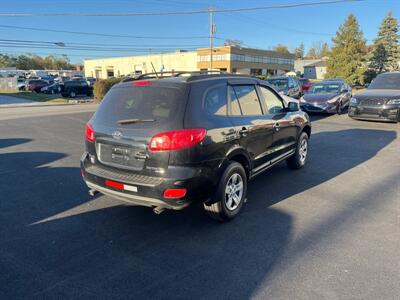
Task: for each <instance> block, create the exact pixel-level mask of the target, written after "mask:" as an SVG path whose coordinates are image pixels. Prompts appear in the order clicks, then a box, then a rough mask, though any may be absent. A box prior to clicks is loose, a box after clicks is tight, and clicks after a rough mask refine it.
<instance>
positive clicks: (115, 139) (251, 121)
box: [81, 71, 311, 221]
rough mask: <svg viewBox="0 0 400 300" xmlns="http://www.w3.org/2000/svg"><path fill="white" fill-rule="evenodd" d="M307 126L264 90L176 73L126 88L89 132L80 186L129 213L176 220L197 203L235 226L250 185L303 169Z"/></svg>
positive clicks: (255, 83)
mask: <svg viewBox="0 0 400 300" xmlns="http://www.w3.org/2000/svg"><path fill="white" fill-rule="evenodd" d="M310 134H311V124H310V120H309V118H308V115H307V114H306V113H304V112H302V111H300V110H299V108H298V104H297V102H289V104H288V105H285V104H284V101H283V100H282V98H281V96H280V95H279V94H278V93H276V91H275V90H274V89H272V88H271V87H270V86H269V85H268V84H267V83H266V82H265V81H264V80H259V79H256V78H251V77H247V76H240V75H235V74H213V75H207V74H204V72H203V73H200V72H190V73H188V72H181V73H179V72H176V71H175V72H174V73H173V74H172V76H170V77H167V75H166V74H165V73H164V74H163V76H162V77H160V78H155V76H154V74H147V75H142V76H139V77H137V78H130V79H126V80H124V81H123V82H121V83H119V84H117V85H114V86H113V87H112V88H111V89H110V91H109V92H108V93H107V94H106V96H105V98H104V100H103V101H102V102H101V104H100V106H99V108H98V109H97V111H96V113H95V114H94V116H93V117H92V118H91V120H90V121H89V123H88V124H87V125H86V150H85V152H84V154H83V155H82V158H81V170H82V176H83V179H84V181H85V182H86V184H87V185H88V187H89V188H90V194H92V195H94V194H95V193H96V192H101V193H103V194H106V195H109V196H111V197H115V198H118V199H120V200H124V201H127V202H129V203H131V204H136V205H141V206H148V207H153V209H154V212H156V213H161V212H162V211H163V210H164V209H174V210H180V209H183V208H185V207H186V206H188V205H190V204H191V203H193V202H199V203H202V204H203V206H204V209H205V211H206V213H207V214H208V215H210V216H211V217H213V218H215V219H217V220H220V221H225V220H229V219H232V218H234V217H235V216H236V215H237V214H238V213H239V211H240V209H241V207H242V205H243V204H244V203H245V200H246V192H247V186H248V185H247V182H248V180H250V179H252V178H254V177H255V176H257V175H258V174H261V173H262V172H263V171H266V170H268V169H269V168H271V167H272V166H273V165H275V164H277V163H279V162H280V161H283V160H286V162H287V164H288V166H289V167H290V168H293V169H299V168H302V167H303V166H304V165H305V164H306V161H307V154H308V140H309V137H310Z"/></svg>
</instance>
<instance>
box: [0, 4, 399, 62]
mask: <svg viewBox="0 0 400 300" xmlns="http://www.w3.org/2000/svg"><path fill="white" fill-rule="evenodd" d="M324 1H327V0H279V1H278V0H246V1H243V0H242V1H237V0H219V1H217V0H214V1H211V0H205V1H201V0H143V1H138V0H34V1H33V0H18V1H5V0H3V3H2V5H1V7H0V40H1V41H0V53H9V54H15V55H18V54H22V53H36V54H39V55H42V56H44V55H47V54H56V55H62V54H66V55H68V56H69V58H70V60H71V62H73V63H80V62H82V61H83V60H84V59H85V58H100V57H115V56H131V55H138V54H140V53H149V52H152V53H159V52H160V51H163V52H168V51H173V50H174V49H189V50H191V49H195V48H198V47H208V45H209V39H208V38H207V36H208V35H209V16H208V14H194V15H172V16H135V17H132V16H129V17H121V16H119V17H88V16H56V17H55V16H47V17H44V16H23V17H22V16H1V14H4V13H33V14H36V13H129V12H177V11H192V10H199V9H207V8H208V7H210V6H212V7H214V8H216V9H227V8H246V7H260V6H274V5H283V4H297V3H310V2H324ZM389 10H391V11H392V12H393V14H394V16H395V17H396V18H398V19H400V1H399V0H365V1H359V2H348V3H336V4H325V5H313V6H303V7H292V8H281V9H269V10H258V11H251V12H240V13H237V12H229V13H215V16H214V21H215V24H216V36H217V37H218V38H219V39H216V40H215V44H216V45H220V44H222V43H223V39H226V38H229V39H236V40H240V41H242V42H243V45H244V46H248V47H254V48H261V49H271V48H273V47H274V46H275V45H277V44H284V45H286V46H288V47H289V49H290V50H293V49H294V48H295V47H297V46H298V45H299V44H300V43H304V45H305V47H306V50H307V49H308V48H309V47H311V46H313V45H314V44H315V43H318V42H328V43H331V39H332V36H334V34H335V32H336V30H337V29H338V27H339V26H340V24H341V23H343V22H344V20H345V19H346V17H347V16H348V15H349V14H350V13H353V14H355V16H356V18H357V20H358V22H359V24H360V29H361V30H362V31H363V32H364V37H365V38H366V39H367V42H368V43H372V42H373V39H374V38H375V37H376V34H377V32H378V29H379V25H380V23H381V22H382V19H383V18H384V16H385V15H386V14H387V12H388V11H389ZM2 26H17V27H30V28H39V29H47V30H62V31H74V32H86V33H100V34H108V35H113V36H112V37H110V36H101V35H100V36H93V35H82V34H71V33H60V32H46V31H35V30H26V29H17V28H10V27H2ZM115 35H119V36H120V37H115ZM121 35H122V36H124V37H121ZM134 36H136V37H137V36H140V37H144V38H134ZM150 37H152V38H150ZM178 37H179V38H178ZM4 40H22V41H29V43H28V44H29V46H28V45H27V44H26V43H25V42H24V44H23V45H19V46H16V45H15V44H14V42H13V41H4ZM30 41H40V42H46V43H45V44H36V48H33V47H32V43H31V42H30ZM54 43H63V44H59V45H61V46H57V45H55V44H54ZM71 43H72V44H71ZM63 45H66V46H68V47H75V48H74V49H75V50H72V49H67V48H66V47H63ZM41 47H44V48H46V49H43V48H41ZM47 48H50V49H47ZM105 49H107V51H106V50H105Z"/></svg>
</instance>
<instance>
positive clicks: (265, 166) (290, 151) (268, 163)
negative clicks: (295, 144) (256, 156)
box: [252, 149, 295, 176]
mask: <svg viewBox="0 0 400 300" xmlns="http://www.w3.org/2000/svg"><path fill="white" fill-rule="evenodd" d="M294 153H295V149H292V150H289V151H288V152H285V153H283V154H281V155H279V156H277V157H275V158H274V159H272V160H269V161H267V162H266V163H263V164H262V165H260V166H258V167H257V168H255V169H254V170H253V172H252V173H253V174H252V176H254V175H256V174H257V173H259V172H261V171H263V170H264V169H268V168H270V167H272V166H273V165H275V164H276V163H278V162H279V161H281V160H283V159H284V158H286V157H288V156H290V155H292V154H294Z"/></svg>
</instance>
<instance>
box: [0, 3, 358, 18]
mask: <svg viewBox="0 0 400 300" xmlns="http://www.w3.org/2000/svg"><path fill="white" fill-rule="evenodd" d="M361 1H364V0H331V1H318V2H305V3H293V4H279V5H269V6H258V7H244V8H227V9H215V10H214V12H215V13H232V12H253V11H259V10H270V9H285V8H296V7H307V6H319V5H328V4H338V3H349V2H361ZM208 13H209V11H208V9H199V10H191V11H171V12H124V13H0V17H150V16H177V15H196V14H208Z"/></svg>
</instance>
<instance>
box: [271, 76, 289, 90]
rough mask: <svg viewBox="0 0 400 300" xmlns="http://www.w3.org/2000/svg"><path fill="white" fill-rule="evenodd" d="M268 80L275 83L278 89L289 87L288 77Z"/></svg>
mask: <svg viewBox="0 0 400 300" xmlns="http://www.w3.org/2000/svg"><path fill="white" fill-rule="evenodd" d="M267 82H268V83H269V84H272V85H274V86H275V87H277V88H278V89H284V88H287V87H288V79H286V78H282V79H280V78H279V79H267Z"/></svg>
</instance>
